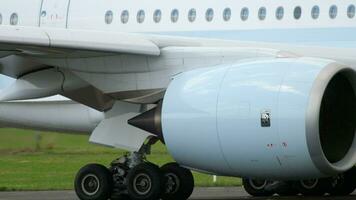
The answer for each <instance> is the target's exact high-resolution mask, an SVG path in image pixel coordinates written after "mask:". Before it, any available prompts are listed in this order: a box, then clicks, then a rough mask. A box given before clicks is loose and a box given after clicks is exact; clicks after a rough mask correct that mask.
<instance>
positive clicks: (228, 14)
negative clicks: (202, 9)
mask: <svg viewBox="0 0 356 200" xmlns="http://www.w3.org/2000/svg"><path fill="white" fill-rule="evenodd" d="M223 18H224V21H226V22H227V21H230V19H231V9H230V8H225V9H224V12H223Z"/></svg>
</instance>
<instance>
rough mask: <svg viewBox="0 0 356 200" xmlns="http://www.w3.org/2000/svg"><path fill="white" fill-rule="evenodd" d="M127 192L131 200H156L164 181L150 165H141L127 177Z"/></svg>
mask: <svg viewBox="0 0 356 200" xmlns="http://www.w3.org/2000/svg"><path fill="white" fill-rule="evenodd" d="M127 182H128V183H127V191H128V194H129V196H130V197H131V199H132V200H157V199H159V198H160V196H161V191H162V189H163V184H164V179H163V175H162V173H161V171H160V169H159V168H158V167H157V166H156V165H154V164H151V163H141V164H139V165H137V166H135V167H134V168H132V169H131V170H130V172H129V174H128V175H127Z"/></svg>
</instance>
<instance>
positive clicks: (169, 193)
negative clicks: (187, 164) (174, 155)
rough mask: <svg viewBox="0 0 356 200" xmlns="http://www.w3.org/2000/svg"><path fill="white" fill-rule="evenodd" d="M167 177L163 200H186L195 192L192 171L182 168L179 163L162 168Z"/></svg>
mask: <svg viewBox="0 0 356 200" xmlns="http://www.w3.org/2000/svg"><path fill="white" fill-rule="evenodd" d="M161 171H162V173H163V176H164V177H165V188H164V190H163V193H162V196H161V198H162V199H163V200H186V199H188V198H189V197H190V196H191V195H192V193H193V190H194V177H193V174H192V172H191V171H190V170H188V169H186V168H183V167H180V166H179V165H178V164H177V163H168V164H166V165H164V166H162V167H161Z"/></svg>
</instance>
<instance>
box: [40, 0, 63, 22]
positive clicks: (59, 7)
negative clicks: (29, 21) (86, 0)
mask: <svg viewBox="0 0 356 200" xmlns="http://www.w3.org/2000/svg"><path fill="white" fill-rule="evenodd" d="M69 2H70V0H43V2H42V8H41V13H40V26H41V27H52V28H66V27H67V20H68V8H69Z"/></svg>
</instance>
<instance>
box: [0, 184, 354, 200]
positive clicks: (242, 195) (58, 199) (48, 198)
mask: <svg viewBox="0 0 356 200" xmlns="http://www.w3.org/2000/svg"><path fill="white" fill-rule="evenodd" d="M190 199H191V200H255V199H256V200H287V199H288V200H299V199H303V200H356V191H355V192H354V193H353V195H351V196H345V197H328V196H325V197H301V196H298V197H278V196H273V197H268V198H263V197H260V198H255V197H250V196H249V195H248V194H247V193H246V192H245V191H244V189H243V188H241V187H213V188H196V189H195V190H194V193H193V195H192V197H191V198H190ZM0 200H78V198H77V197H76V195H75V193H74V191H70V190H68V191H36V192H0Z"/></svg>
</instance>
